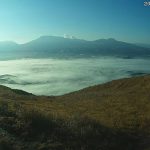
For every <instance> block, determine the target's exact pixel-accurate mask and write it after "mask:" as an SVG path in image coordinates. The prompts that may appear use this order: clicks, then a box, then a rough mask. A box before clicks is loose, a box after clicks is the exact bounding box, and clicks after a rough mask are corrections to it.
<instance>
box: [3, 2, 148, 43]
mask: <svg viewBox="0 0 150 150" xmlns="http://www.w3.org/2000/svg"><path fill="white" fill-rule="evenodd" d="M144 1H145V0H0V41H5V40H7V41H16V42H18V43H25V42H27V41H30V40H33V39H36V38H38V37H39V36H42V35H53V36H64V35H69V36H75V37H76V38H80V39H86V40H95V39H100V38H115V39H117V40H121V41H126V42H130V43H135V42H136V43H147V44H150V6H144ZM149 1H150V0H149Z"/></svg>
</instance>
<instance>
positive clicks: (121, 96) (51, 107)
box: [0, 75, 150, 150]
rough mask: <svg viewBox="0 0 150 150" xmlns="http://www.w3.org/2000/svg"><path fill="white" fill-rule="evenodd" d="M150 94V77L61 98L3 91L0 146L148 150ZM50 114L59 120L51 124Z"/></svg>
mask: <svg viewBox="0 0 150 150" xmlns="http://www.w3.org/2000/svg"><path fill="white" fill-rule="evenodd" d="M149 91H150V76H149V75H146V76H141V77H133V78H126V79H120V80H114V81H112V82H109V83H105V84H101V85H96V86H92V87H88V88H85V89H82V90H80V91H77V92H73V93H70V94H66V95H62V96H56V97H53V96H52V97H51V96H34V95H32V94H28V93H26V92H23V91H20V90H12V89H10V88H7V87H4V86H0V121H1V122H0V135H2V134H3V136H0V146H6V145H7V146H10V145H11V146H13V147H15V149H16V150H19V149H23V150H26V149H29V147H30V148H31V147H32V149H40V148H39V146H40V147H42V148H45V149H52V148H53V149H54V150H57V149H63V150H65V149H66V146H68V147H70V149H71V150H76V149H80V147H81V146H82V147H84V146H86V150H91V149H92V150H98V149H99V148H100V147H101V149H104V150H112V149H115V150H120V149H123V150H148V149H150V138H149V137H150V126H149V124H150V101H149V99H150V92H149ZM7 103H8V104H7ZM48 114H52V115H54V116H53V117H52V116H51V117H50V118H49V117H48V116H47V115H48ZM59 117H60V118H62V119H58V118H59ZM41 135H42V136H41ZM29 138H30V141H28V139H29ZM1 139H3V140H5V141H2V142H1ZM10 143H11V144H10ZM11 148H12V147H11ZM11 148H10V149H11ZM17 148H18V149H17Z"/></svg>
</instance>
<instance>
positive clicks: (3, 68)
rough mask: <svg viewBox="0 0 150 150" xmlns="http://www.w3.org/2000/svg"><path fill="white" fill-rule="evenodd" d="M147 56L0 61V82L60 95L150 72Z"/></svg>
mask: <svg viewBox="0 0 150 150" xmlns="http://www.w3.org/2000/svg"><path fill="white" fill-rule="evenodd" d="M149 66H150V60H148V59H145V60H144V59H122V58H114V57H99V58H90V59H89V58H88V59H86V58H85V59H68V60H65V59H20V60H8V61H0V84H3V85H6V86H9V87H11V88H18V89H22V90H25V91H28V92H31V93H34V94H37V95H61V94H65V93H68V92H72V91H76V90H79V89H82V88H84V87H88V86H91V85H95V84H100V83H104V82H108V81H111V80H114V79H119V78H124V77H130V76H135V75H142V74H145V73H150V67H149Z"/></svg>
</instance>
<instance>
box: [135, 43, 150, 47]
mask: <svg viewBox="0 0 150 150" xmlns="http://www.w3.org/2000/svg"><path fill="white" fill-rule="evenodd" d="M135 44H136V45H138V46H142V47H147V48H150V44H144V43H135Z"/></svg>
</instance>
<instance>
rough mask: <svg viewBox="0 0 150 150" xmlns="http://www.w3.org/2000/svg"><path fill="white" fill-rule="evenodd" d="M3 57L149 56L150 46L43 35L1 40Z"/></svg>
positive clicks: (0, 45) (113, 40) (107, 40)
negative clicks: (24, 39) (17, 40)
mask: <svg viewBox="0 0 150 150" xmlns="http://www.w3.org/2000/svg"><path fill="white" fill-rule="evenodd" d="M0 52H1V54H2V55H1V58H4V57H7V58H11V57H12V58H25V57H29V58H43V57H96V56H118V57H125V58H126V57H127V58H130V57H149V56H150V48H148V47H144V46H139V45H137V44H131V43H126V42H122V41H117V40H115V39H112V38H110V39H99V40H95V41H86V40H82V39H69V38H64V37H56V36H41V37H40V38H38V39H35V40H33V41H30V42H28V43H25V44H17V43H14V42H0Z"/></svg>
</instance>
